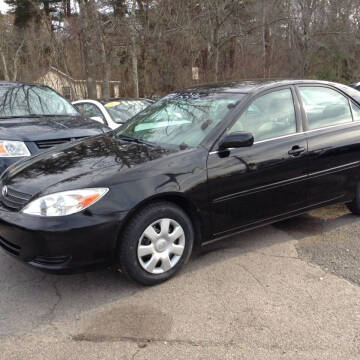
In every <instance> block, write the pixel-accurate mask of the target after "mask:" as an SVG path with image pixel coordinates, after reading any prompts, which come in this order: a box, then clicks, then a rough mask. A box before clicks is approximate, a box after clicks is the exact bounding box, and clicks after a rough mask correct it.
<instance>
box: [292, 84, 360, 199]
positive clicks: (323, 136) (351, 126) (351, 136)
mask: <svg viewBox="0 0 360 360" xmlns="http://www.w3.org/2000/svg"><path fill="white" fill-rule="evenodd" d="M297 90H298V94H299V99H300V102H301V104H302V110H303V115H304V118H305V119H306V122H305V124H304V128H305V130H306V134H307V138H308V147H309V179H308V182H307V183H308V191H309V192H308V196H309V201H310V202H311V203H313V204H316V203H321V202H327V201H331V200H335V199H342V198H343V199H346V198H349V197H351V196H352V194H353V193H354V187H355V184H356V182H357V181H359V160H360V126H359V125H360V123H359V121H354V120H356V118H359V117H360V116H359V115H357V114H359V113H360V110H359V108H358V106H357V105H356V104H355V103H353V102H352V100H350V99H349V98H347V97H346V96H345V95H343V94H342V93H341V92H340V91H338V90H337V89H335V88H330V87H327V86H318V85H301V86H298V88H297Z"/></svg>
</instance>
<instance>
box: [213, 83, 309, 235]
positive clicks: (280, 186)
mask: <svg viewBox="0 0 360 360" xmlns="http://www.w3.org/2000/svg"><path fill="white" fill-rule="evenodd" d="M236 131H250V132H251V133H252V134H253V135H254V139H255V142H254V144H253V145H252V146H250V147H246V148H237V149H230V150H229V151H227V152H219V151H213V152H211V153H210V154H209V158H208V184H209V194H210V202H211V208H212V223H213V233H214V234H215V235H221V234H223V233H226V232H229V231H230V232H231V231H234V230H237V229H241V228H242V227H247V226H251V225H256V223H259V222H262V221H264V220H267V219H271V218H274V217H276V216H279V215H281V214H286V213H291V212H292V211H294V210H296V209H298V208H301V207H303V206H305V205H306V190H305V188H304V186H303V185H302V184H303V182H304V181H305V179H306V168H307V141H306V135H305V134H304V133H303V132H302V125H301V119H300V111H299V106H298V103H297V100H296V96H295V93H294V89H293V88H291V87H287V88H282V89H277V90H272V91H270V92H267V93H265V94H261V95H260V96H258V97H257V98H256V99H254V101H253V102H252V103H251V104H250V105H249V107H248V108H247V109H246V110H245V111H244V112H243V113H242V115H241V116H240V117H239V118H238V119H236V120H235V122H234V124H233V125H232V126H231V127H230V128H229V129H228V131H227V134H229V133H232V132H236Z"/></svg>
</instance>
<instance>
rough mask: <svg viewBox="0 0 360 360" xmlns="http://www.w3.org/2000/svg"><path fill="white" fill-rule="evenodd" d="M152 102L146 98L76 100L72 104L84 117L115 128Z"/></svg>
mask: <svg viewBox="0 0 360 360" xmlns="http://www.w3.org/2000/svg"><path fill="white" fill-rule="evenodd" d="M152 103H153V101H152V100H148V99H108V100H78V101H74V102H73V105H75V106H76V108H77V109H78V110H79V111H80V112H81V113H82V114H83V115H84V116H86V117H88V118H90V119H93V120H96V121H98V122H100V123H102V124H105V125H107V126H108V127H110V128H111V129H116V128H117V127H119V126H120V125H122V124H125V123H126V122H127V121H128V120H129V119H131V118H132V117H133V116H134V115H136V114H137V113H139V112H140V111H142V110H144V109H145V108H147V107H148V106H149V105H151V104H152Z"/></svg>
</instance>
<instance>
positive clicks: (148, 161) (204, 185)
mask: <svg viewBox="0 0 360 360" xmlns="http://www.w3.org/2000/svg"><path fill="white" fill-rule="evenodd" d="M359 94H360V93H359V92H357V91H356V90H354V89H352V88H350V87H347V86H344V85H340V84H335V83H329V82H319V81H298V80H297V81H290V80H289V81H265V82H261V81H258V82H241V83H231V84H221V85H211V86H203V87H197V88H192V89H188V90H183V91H179V92H176V93H173V94H170V95H168V96H166V97H165V98H163V99H162V100H160V101H158V102H157V103H156V104H153V105H152V106H150V107H149V108H147V109H146V110H144V111H143V112H141V113H140V114H138V115H136V116H135V117H134V118H133V119H132V120H130V122H129V123H127V124H125V125H124V126H123V127H121V128H120V129H118V130H115V131H113V132H111V133H109V134H107V135H100V136H96V137H92V138H89V139H85V140H82V141H76V142H75V143H73V144H64V145H61V146H60V147H58V148H56V149H54V150H52V151H48V152H46V153H43V154H39V155H38V156H35V157H33V158H30V159H28V160H24V161H22V162H20V163H18V164H16V165H14V166H12V167H10V168H9V169H8V170H7V171H6V172H5V173H4V174H3V176H2V178H1V179H0V182H1V183H0V189H1V197H0V245H1V247H2V248H3V249H4V250H5V251H7V252H8V253H9V254H11V255H13V256H14V257H15V258H17V259H19V260H21V261H23V262H25V263H28V264H30V265H32V266H34V267H37V268H39V269H43V270H47V271H52V272H69V271H74V270H80V269H87V268H88V267H91V266H95V265H109V264H116V265H118V266H119V267H120V269H121V270H122V272H123V273H124V274H126V275H127V276H129V277H130V278H132V279H133V280H135V281H138V282H140V283H142V284H147V285H151V284H156V283H159V282H162V281H164V280H166V279H168V278H170V277H171V276H172V275H174V274H175V273H176V272H177V271H178V270H180V269H181V268H182V266H183V265H184V264H185V263H186V261H187V260H188V259H189V257H190V254H191V252H192V249H193V247H194V246H199V247H203V246H206V245H208V244H210V243H213V242H215V241H219V240H221V239H223V238H224V237H226V236H229V235H231V234H234V233H238V232H241V231H244V230H247V229H251V228H255V227H258V226H262V225H265V224H269V223H271V222H275V221H278V220H281V219H284V218H288V217H292V216H295V215H298V214H301V213H304V212H306V211H308V210H310V209H313V208H317V207H321V206H325V205H328V204H332V203H337V202H344V203H347V204H348V207H349V209H350V210H351V211H352V212H353V213H355V214H360V178H359V177H360V96H359Z"/></svg>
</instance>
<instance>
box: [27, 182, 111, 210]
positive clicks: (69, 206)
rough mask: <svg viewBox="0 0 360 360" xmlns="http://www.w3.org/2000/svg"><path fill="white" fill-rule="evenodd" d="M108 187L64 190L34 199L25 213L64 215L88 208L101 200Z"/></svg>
mask: <svg viewBox="0 0 360 360" xmlns="http://www.w3.org/2000/svg"><path fill="white" fill-rule="evenodd" d="M108 191H109V189H108V188H94V189H80V190H70V191H63V192H59V193H55V194H50V195H46V196H43V197H40V198H38V199H35V200H33V201H32V202H31V203H30V204H28V205H26V206H25V207H24V209H23V210H22V212H23V213H25V214H30V215H38V216H64V215H70V214H74V213H77V212H79V211H81V210H84V209H86V208H87V207H89V206H90V205H92V204H94V203H95V202H96V201H98V200H100V199H101V198H102V197H103V196H104V195H105V194H106V193H107V192H108Z"/></svg>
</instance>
